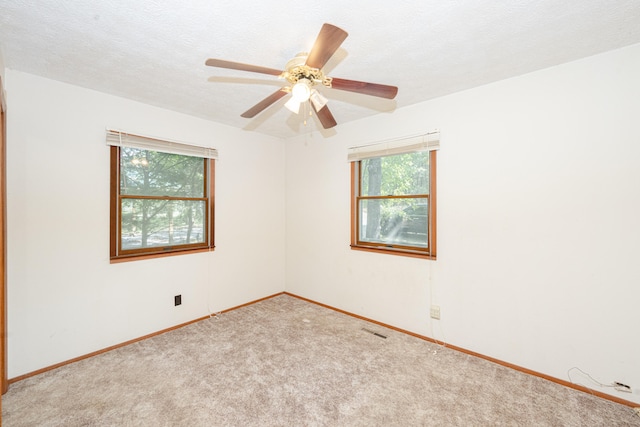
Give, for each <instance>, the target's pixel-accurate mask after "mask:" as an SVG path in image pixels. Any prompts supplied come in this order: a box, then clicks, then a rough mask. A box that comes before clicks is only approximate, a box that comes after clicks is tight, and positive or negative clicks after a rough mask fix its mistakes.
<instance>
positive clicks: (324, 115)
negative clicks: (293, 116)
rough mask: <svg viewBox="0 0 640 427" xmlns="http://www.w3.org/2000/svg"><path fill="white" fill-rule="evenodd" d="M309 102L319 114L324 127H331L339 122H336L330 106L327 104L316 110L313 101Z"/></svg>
mask: <svg viewBox="0 0 640 427" xmlns="http://www.w3.org/2000/svg"><path fill="white" fill-rule="evenodd" d="M309 104H311V107H312V108H313V111H315V112H316V115H317V116H318V119H320V123H322V127H323V128H325V129H331V128H332V127H334V126H335V125H337V124H338V123H336V119H334V118H333V114H331V111H330V110H329V107H327V106H326V105H325V106H324V107H322V108H321V109H319V110H316V106H315V105H313V102H310V103H309Z"/></svg>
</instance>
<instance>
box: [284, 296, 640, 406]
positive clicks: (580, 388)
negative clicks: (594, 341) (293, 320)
mask: <svg viewBox="0 0 640 427" xmlns="http://www.w3.org/2000/svg"><path fill="white" fill-rule="evenodd" d="M283 294H284V295H289V296H291V297H294V298H298V299H301V300H303V301H306V302H310V303H312V304H316V305H319V306H321V307H324V308H328V309H331V310H334V311H337V312H338V313H342V314H346V315H348V316H351V317H355V318H356V319H360V320H365V321H367V322H371V323H374V324H376V325H379V326H383V327H385V328H388V329H392V330H394V331H397V332H401V333H403V334H406V335H411V336H413V337H416V338H419V339H421V340H424V341H429V342H432V343H435V344H439V345H442V346H445V347H447V348H450V349H452V350H456V351H459V352H461V353H465V354H468V355H470V356H475V357H479V358H480V359H484V360H488V361H489V362H493V363H497V364H498V365H502V366H504V367H507V368H511V369H514V370H516V371H519V372H522V373H525V374H529V375H533V376H535V377H538V378H542V379H545V380H547V381H551V382H553V383H556V384H560V385H563V386H565V387H569V388H572V389H574V390H578V391H582V392H584V393H589V394H591V395H594V396H596V397H600V398H602V399H606V400H610V401H612V402H615V403H620V404H622V405H626V406H630V407H632V408H637V407H640V403H636V402H632V401H630V400H625V399H621V398H619V397H617V396H613V395H610V394H607V393H602V392H600V391H597V390H593V389H591V388H589V387H585V386H581V385H578V384H574V383H572V382H569V381H566V380H562V379H560V378H556V377H552V376H551V375H547V374H543V373H541V372H537V371H533V370H531V369H528V368H523V367H522V366H518V365H514V364H513V363H509V362H505V361H503V360H500V359H495V358H493V357H490V356H486V355H484V354H481V353H476V352H475V351H471V350H467V349H465V348H462V347H458V346H455V345H451V344H448V343H446V342H443V341H438V340H435V339H433V338H431V337H427V336H425V335H420V334H416V333H415V332H411V331H408V330H406V329H401V328H397V327H395V326H391V325H388V324H386V323H382V322H378V321H377V320H373V319H369V318H367V317H364V316H360V315H358V314H354V313H350V312H348V311H345V310H341V309H339V308H335V307H332V306H330V305H326V304H322V303H320V302H317V301H314V300H311V299H308V298H304V297H301V296H299V295H295V294H292V293H290V292H283Z"/></svg>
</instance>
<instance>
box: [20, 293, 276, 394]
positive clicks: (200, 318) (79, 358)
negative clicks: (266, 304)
mask: <svg viewBox="0 0 640 427" xmlns="http://www.w3.org/2000/svg"><path fill="white" fill-rule="evenodd" d="M282 294H284V292H279V293H277V294H274V295H269V296H267V297H264V298H260V299H257V300H255V301H251V302H248V303H245V304H241V305H238V306H235V307H231V308H228V309H226V310H222V311H221V313H227V312H229V311H233V310H237V309H239V308H242V307H246V306H248V305H251V304H255V303H257V302H260V301H264V300H267V299H270V298H273V297H276V296H278V295H282ZM209 317H210V316H203V317H199V318H197V319H194V320H190V321H188V322H185V323H181V324H179V325H176V326H172V327H170V328H167V329H163V330H161V331H158V332H154V333H152V334H148V335H144V336H142V337H139V338H135V339H132V340H129V341H125V342H123V343H120V344H116V345H112V346H111V347H107V348H103V349H102V350H98V351H94V352H91V353H88V354H85V355H82V356H79V357H74V358H73V359H70V360H66V361H64V362H60V363H56V364H55V365H51V366H47V367H45V368H42V369H38V370H37V371H33V372H29V373H26V374H24V375H20V376H17V377H14V378H10V379H9V384H13V383H16V382H18V381H21V380H24V379H25V378H29V377H33V376H35V375H38V374H42V373H44V372H47V371H51V370H53V369H56V368H59V367H61V366H64V365H69V364H71V363H74V362H78V361H80V360H84V359H88V358H90V357H93V356H97V355H99V354H102V353H106V352H108V351H111V350H115V349H117V348H121V347H124V346H127V345H129V344H134V343H137V342H139V341H142V340H146V339H148V338H151V337H155V336H157V335H160V334H164V333H165V332H170V331H173V330H176V329H180V328H183V327H185V326H187V325H190V324H192V323H196V322H199V321H201V320H205V319H208V318H209Z"/></svg>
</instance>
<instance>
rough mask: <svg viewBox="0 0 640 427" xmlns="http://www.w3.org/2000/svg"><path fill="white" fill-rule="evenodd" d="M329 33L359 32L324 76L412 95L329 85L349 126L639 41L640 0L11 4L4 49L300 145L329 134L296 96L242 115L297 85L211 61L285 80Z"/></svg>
mask: <svg viewBox="0 0 640 427" xmlns="http://www.w3.org/2000/svg"><path fill="white" fill-rule="evenodd" d="M325 22H328V23H331V24H333V25H336V26H338V27H340V28H342V29H344V30H346V31H347V32H348V33H349V37H347V39H346V40H345V42H344V43H343V44H342V46H341V48H340V49H339V50H338V51H337V52H336V54H335V55H334V57H333V58H332V59H331V60H330V61H329V63H328V64H327V65H326V67H325V68H324V71H325V74H327V75H329V76H333V77H341V78H346V79H353V80H361V81H368V82H374V83H383V84H388V85H395V86H398V87H399V92H398V96H397V97H396V99H395V100H385V99H379V98H375V97H371V96H367V95H361V94H357V93H352V92H344V91H338V90H335V89H324V88H323V89H322V93H323V94H324V95H325V96H326V97H327V98H329V104H328V105H329V106H330V108H331V111H332V112H333V115H334V117H335V118H336V120H337V121H338V124H341V123H346V122H348V121H352V120H357V119H360V118H363V117H366V116H371V115H374V114H380V113H389V112H392V111H393V110H394V109H397V108H401V107H404V106H407V105H411V104H415V103H418V102H421V101H425V100H428V99H432V98H435V97H438V96H442V95H445V94H449V93H453V92H456V91H460V90H464V89H468V88H471V87H474V86H478V85H482V84H486V83H490V82H493V81H497V80H500V79H504V78H507V77H511V76H516V75H520V74H524V73H527V72H530V71H534V70H538V69H542V68H546V67H549V66H553V65H556V64H560V63H563V62H567V61H571V60H574V59H578V58H581V57H585V56H589V55H593V54H596V53H600V52H604V51H607V50H611V49H615V48H618V47H622V46H626V45H630V44H634V43H638V42H640V1H638V0H608V1H602V0H562V1H559V0H484V1H483V0H456V1H443V0H440V1H435V0H411V1H403V2H393V3H392V2H389V1H378V0H351V1H348V2H347V1H344V0H325V1H323V2H318V3H307V2H284V1H276V0H262V1H258V0H251V1H247V0H221V1H220V0H219V1H215V2H213V1H211V0H188V1H178V0H145V1H132V0H0V51H1V53H2V56H3V58H4V63H5V66H6V67H7V68H10V69H13V70H19V71H24V72H28V73H32V74H36V75H40V76H43V77H47V78H50V79H54V80H59V81H63V82H67V83H71V84H74V85H78V86H83V87H86V88H91V89H95V90H98V91H101V92H106V93H110V94H113V95H118V96H122V97H126V98H130V99H133V100H137V101H141V102H144V103H147V104H151V105H156V106H159V107H164V108H167V109H171V110H175V111H180V112H183V113H187V114H190V115H194V116H198V117H202V118H206V119H209V120H213V121H216V122H219V123H224V124H227V125H230V126H234V127H237V128H241V129H245V130H248V131H255V132H261V133H265V134H269V135H273V136H276V137H281V138H288V137H291V136H294V135H296V134H298V133H301V132H309V131H310V130H315V129H319V128H321V127H320V125H319V123H318V122H317V119H315V118H314V119H311V120H309V121H308V124H307V125H306V126H304V125H303V123H302V120H303V119H302V118H301V117H300V116H297V115H294V114H292V113H290V112H289V111H288V110H287V109H286V108H284V106H283V104H284V102H285V101H286V98H283V99H281V100H280V101H278V102H277V103H276V104H274V105H273V106H271V107H270V108H268V109H267V110H265V111H264V112H262V113H261V114H259V115H258V116H256V117H255V118H253V119H244V118H242V117H240V114H241V113H243V112H244V111H245V110H247V109H248V108H249V107H251V106H253V105H254V104H256V103H257V102H258V101H260V100H262V99H263V98H264V97H266V96H267V95H269V94H271V93H273V92H274V91H276V90H277V89H278V88H279V87H280V86H283V85H284V81H282V80H278V79H277V78H276V77H274V76H269V75H263V74H255V73H248V72H243V71H234V70H225V69H219V68H212V67H207V66H205V65H204V63H205V60H206V59H207V58H220V59H226V60H230V61H237V62H242V63H248V64H253V65H260V66H264V67H269V68H276V69H283V68H284V66H285V64H286V62H287V61H288V60H289V59H291V58H292V57H293V56H294V55H295V54H296V53H298V52H301V51H308V50H309V49H310V47H311V46H312V44H313V42H314V40H315V37H316V36H317V34H318V32H319V30H320V27H321V26H322V24H323V23H325ZM322 132H323V133H324V134H325V135H327V136H328V135H331V134H333V133H335V132H340V126H339V125H338V127H336V128H333V129H331V130H328V131H324V130H323V131H322Z"/></svg>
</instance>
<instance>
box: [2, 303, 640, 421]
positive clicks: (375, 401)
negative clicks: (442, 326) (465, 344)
mask: <svg viewBox="0 0 640 427" xmlns="http://www.w3.org/2000/svg"><path fill="white" fill-rule="evenodd" d="M363 328H364V329H366V330H363ZM371 332H376V333H378V334H380V335H383V336H385V337H386V338H383V337H380V336H378V335H374V334H372V333H371ZM2 406H3V423H4V424H3V425H4V426H5V427H11V426H439V425H440V426H494V425H506V426H640V417H638V416H637V415H636V414H635V413H634V412H633V410H632V409H631V408H629V407H626V406H623V405H619V404H616V403H613V402H609V401H606V400H603V399H601V398H598V397H595V396H592V395H590V394H587V393H583V392H580V391H576V390H572V389H569V388H566V387H563V386H561V385H557V384H554V383H551V382H548V381H546V380H543V379H540V378H537V377H534V376H530V375H526V374H523V373H520V372H517V371H514V370H511V369H509V368H505V367H502V366H500V365H496V364H494V363H491V362H488V361H486V360H482V359H478V358H475V357H472V356H469V355H466V354H463V353H460V352H457V351H455V350H450V349H445V348H441V347H439V346H437V345H435V344H432V343H429V342H425V341H423V340H420V339H418V338H415V337H411V336H408V335H405V334H402V333H400V332H396V331H392V330H388V329H385V328H383V327H380V326H377V325H373V324H370V323H367V322H365V321H362V320H359V319H355V318H352V317H350V316H347V315H344V314H341V313H337V312H335V311H333V310H330V309H326V308H323V307H320V306H317V305H315V304H311V303H308V302H305V301H302V300H299V299H297V298H294V297H291V296H287V295H281V296H277V297H274V298H271V299H268V300H265V301H262V302H259V303H256V304H253V305H250V306H247V307H244V308H241V309H238V310H235V311H232V312H229V313H226V314H223V315H222V316H221V317H220V318H218V319H216V318H213V319H208V320H204V321H201V322H197V323H194V324H192V325H189V326H186V327H184V328H181V329H178V330H175V331H172V332H168V333H165V334H162V335H159V336H156V337H154V338H151V339H148V340H145V341H141V342H139V343H136V344H131V345H129V346H127V347H123V348H120V349H118V350H114V351H111V352H108V353H104V354H102V355H99V356H96V357H93V358H90V359H87V360H83V361H80V362H77V363H74V364H71V365H67V366H64V367H61V368H58V369H56V370H53V371H49V372H47V373H45V374H41V375H38V376H35V377H32V378H29V379H26V380H23V381H20V382H18V383H15V384H12V385H11V387H10V389H9V392H8V393H7V394H6V395H5V396H4V398H3V405H2Z"/></svg>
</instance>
